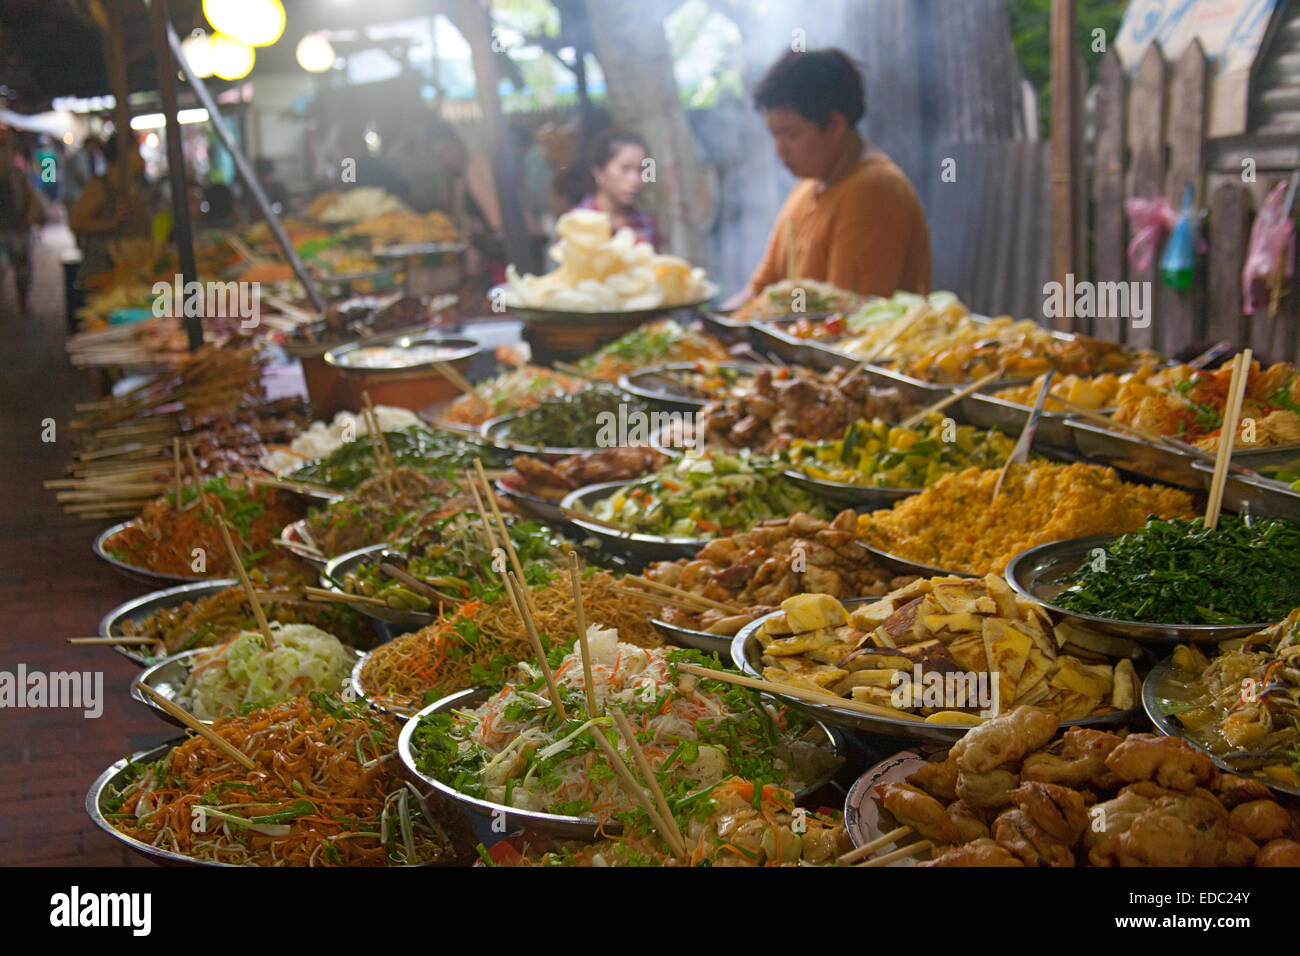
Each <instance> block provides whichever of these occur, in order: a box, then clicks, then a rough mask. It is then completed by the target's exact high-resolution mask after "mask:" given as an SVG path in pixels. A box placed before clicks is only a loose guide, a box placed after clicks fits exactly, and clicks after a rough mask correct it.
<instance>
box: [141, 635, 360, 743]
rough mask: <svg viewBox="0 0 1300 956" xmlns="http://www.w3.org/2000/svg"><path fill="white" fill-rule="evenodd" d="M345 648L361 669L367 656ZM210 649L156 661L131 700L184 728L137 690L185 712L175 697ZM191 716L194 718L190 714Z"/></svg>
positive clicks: (170, 722)
mask: <svg viewBox="0 0 1300 956" xmlns="http://www.w3.org/2000/svg"><path fill="white" fill-rule="evenodd" d="M347 649H348V650H349V651H350V652H351V653H352V655H353V656H354V657H355V658H356V664H354V665H353V667H357V666H360V665H361V664H362V663H363V662H364V661H365V659H366V655H365V654H364V653H363V652H361V651H358V650H356V649H355V648H351V647H349V648H347ZM210 650H212V648H197V649H195V650H190V651H181V652H180V653H179V654H173V655H172V656H171V657H165V658H163V659H162V660H160V661H158V663H156V664H153V665H152V666H150V667H147V668H145V669H144V670H143V671H141V672H140V674H139V675H138V676H137V677H136V679H135V680H133V681H132V682H131V699H132V700H135V701H138V702H139V703H141V704H144V705H145V706H146V707H148V708H149V709H150V710H152V711H153V712H154V713H155V714H157V715H158V716H159V717H161V718H162V719H163V720H165V721H167V722H168V723H169V724H175V725H176V726H177V727H183V726H184V724H182V723H181V722H180V721H179V720H177V719H176V718H175V717H173V716H172V715H171V714H169V713H167V711H165V710H163V709H162V708H161V707H159V706H158V702H157V701H155V700H154V699H153V698H151V697H147V696H145V694H144V692H143V691H142V690H140V686H141V685H144V686H146V687H152V688H153V689H154V690H156V691H157V692H158V693H159V694H162V696H164V697H166V698H167V699H168V700H170V701H171V702H172V703H173V704H176V706H178V707H180V708H181V709H182V710H187V709H188V708H186V707H185V705H184V704H182V703H181V702H180V701H179V700H177V698H178V697H179V696H180V693H181V690H182V689H183V688H184V687H185V682H186V681H187V680H189V676H190V672H191V671H192V670H193V669H194V659H195V658H196V657H197V656H198V655H199V654H201V653H203V652H204V651H210ZM352 670H353V668H348V674H349V676H350V675H351V673H352ZM347 683H348V678H344V680H343V682H342V683H341V684H340V685H339V686H340V687H343V686H346V684H347ZM191 716H193V715H192V714H191ZM194 719H195V720H197V721H199V723H202V724H209V725H210V724H211V723H212V721H211V720H205V719H203V718H201V717H194Z"/></svg>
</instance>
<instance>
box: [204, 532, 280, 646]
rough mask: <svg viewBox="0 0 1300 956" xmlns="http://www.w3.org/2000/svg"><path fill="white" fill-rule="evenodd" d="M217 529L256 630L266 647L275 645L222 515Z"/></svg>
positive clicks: (260, 604) (259, 603)
mask: <svg viewBox="0 0 1300 956" xmlns="http://www.w3.org/2000/svg"><path fill="white" fill-rule="evenodd" d="M217 530H218V531H220V532H221V540H222V541H224V542H225V543H226V551H227V552H229V554H230V563H231V564H233V565H234V566H235V571H236V572H237V573H238V574H239V583H240V584H242V585H243V587H244V594H245V595H246V596H247V597H248V603H249V604H250V605H252V608H253V617H255V618H257V627H258V630H260V631H261V632H262V636H263V637H265V638H266V646H267V648H272V647H275V638H274V637H273V636H272V634H271V625H270V624H269V623H268V622H267V620H266V612H265V611H263V610H262V602H261V601H259V600H258V599H257V591H255V590H254V589H253V582H252V581H250V580H249V579H248V572H247V571H245V570H244V562H243V561H241V560H240V558H239V551H238V550H237V549H236V548H235V542H234V539H233V538H231V537H230V529H229V528H227V527H226V519H225V516H224V515H221V516H218V518H217Z"/></svg>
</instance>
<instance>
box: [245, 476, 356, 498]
mask: <svg viewBox="0 0 1300 956" xmlns="http://www.w3.org/2000/svg"><path fill="white" fill-rule="evenodd" d="M248 480H249V482H250V483H251V484H254V485H261V486H262V487H264V488H277V489H279V490H280V491H292V492H293V493H295V494H299V495H322V494H325V495H332V494H336V492H335V491H334V490H333V489H332V488H327V487H326V486H325V485H309V484H306V483H304V482H301V481H288V480H286V479H284V478H272V477H270V476H269V475H249V476H248Z"/></svg>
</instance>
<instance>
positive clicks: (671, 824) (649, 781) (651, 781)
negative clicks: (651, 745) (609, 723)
mask: <svg viewBox="0 0 1300 956" xmlns="http://www.w3.org/2000/svg"><path fill="white" fill-rule="evenodd" d="M612 713H613V715H614V726H616V727H617V728H618V732H619V733H620V734H622V735H623V742H624V743H625V744H627V752H628V753H630V754H631V755H632V760H633V761H634V762H635V763H636V767H637V769H638V770H640V771H641V776H643V777H645V782H646V786H647V787H648V788H649V790H650V796H652V797H653V798H654V802H655V807H656V808H657V809H658V810H659V816H660V817H662V818H663V821H664V823H666V824H668V830H669V832H668V833H667V834H665V836H667V837H668V843H669V844H670V845H671V846H672V848H673V849H674V850H676V851H677V855H678V856H680V857H681V858H682V859H686V841H685V840H684V839H682V831H681V828H680V827H678V826H677V819H676V818H675V817H674V816H673V812H672V810H670V809H669V807H668V800H667V799H666V798H665V797H664V791H663V788H662V787H660V786H659V778H657V777H656V776H655V772H654V768H653V767H651V766H650V761H649V760H647V759H646V755H645V751H644V750H642V749H641V744H640V742H639V741H638V740H637V739H636V730H635V729H634V728H633V727H632V722H631V721H630V720H628V719H627V714H625V713H623V711H621V710H615V711H613V712H612ZM597 733H599V731H597ZM756 786H760V787H761V785H758V784H756Z"/></svg>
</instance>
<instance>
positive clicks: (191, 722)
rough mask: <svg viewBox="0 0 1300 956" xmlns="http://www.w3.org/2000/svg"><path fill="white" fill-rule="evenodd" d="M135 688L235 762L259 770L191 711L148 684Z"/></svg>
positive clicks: (137, 683)
mask: <svg viewBox="0 0 1300 956" xmlns="http://www.w3.org/2000/svg"><path fill="white" fill-rule="evenodd" d="M135 686H136V687H138V688H140V692H141V693H143V694H144V695H145V696H146V697H150V698H152V699H153V701H154V703H156V704H157V705H158V706H159V707H161V708H162V709H163V710H165V711H167V713H169V714H171V715H172V716H173V717H175V718H176V719H177V720H179V721H180V722H181V723H182V724H184V725H185V726H186V727H188V728H189V729H190V730H192V731H194V732H195V733H196V734H198V735H199V736H200V737H203V738H205V739H206V740H208V741H209V742H210V743H213V744H215V745H216V746H217V748H218V749H220V750H222V751H224V752H225V753H226V754H227V755H228V756H229V757H231V758H232V759H233V760H235V761H236V762H238V763H239V764H240V765H242V766H243V767H244V768H245V769H247V770H256V769H257V764H255V763H253V761H252V759H251V758H250V757H249V756H248V754H246V753H244V752H242V751H240V750H239V749H237V748H236V747H235V745H234V744H232V743H231V742H230V741H229V740H227V739H226V738H225V737H222V736H221V735H220V734H218V733H217V732H216V731H215V730H213V729H212V728H211V727H209V726H208V725H207V724H205V723H203V722H202V721H200V720H199V719H198V718H197V717H195V716H194V715H193V714H191V713H190V712H189V711H187V710H184V709H182V708H181V707H178V706H177V705H176V704H174V703H172V702H171V701H170V700H168V699H167V698H166V697H164V696H163V695H162V694H160V693H158V691H156V690H154V689H153V688H152V687H150V686H149V685H148V684H141V683H140V682H139V681H136V685H135Z"/></svg>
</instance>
